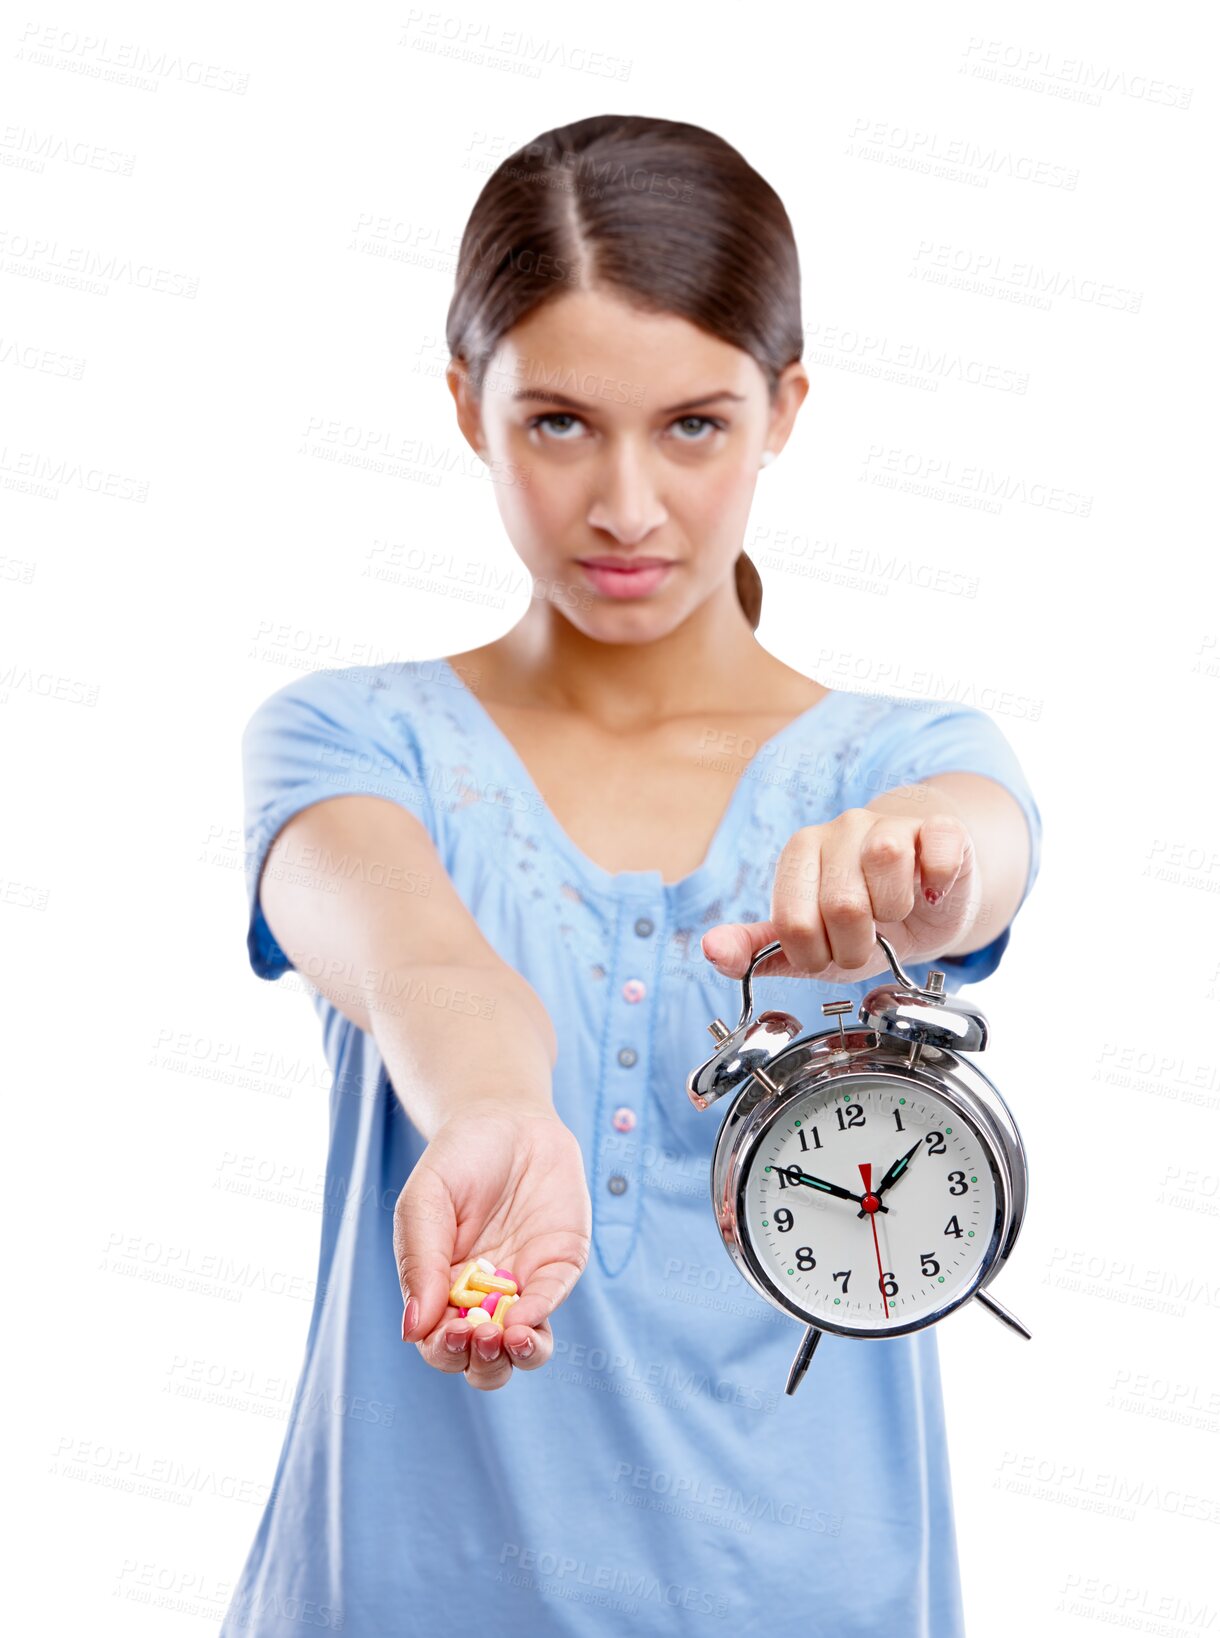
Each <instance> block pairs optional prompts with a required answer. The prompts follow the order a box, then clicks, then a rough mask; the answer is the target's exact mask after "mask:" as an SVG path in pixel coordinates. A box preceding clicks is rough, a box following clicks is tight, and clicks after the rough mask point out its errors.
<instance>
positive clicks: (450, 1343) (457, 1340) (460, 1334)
mask: <svg viewBox="0 0 1220 1638" xmlns="http://www.w3.org/2000/svg"><path fill="white" fill-rule="evenodd" d="M469 1337H470V1327H469V1326H467V1327H466V1328H465V1329H464V1330H462V1331H446V1332H445V1347H446V1348H448V1350H449V1352H450V1353H451V1354H460V1353H461V1352H462V1350H463V1349H464V1348H465V1347H466V1343H467V1340H468V1339H469Z"/></svg>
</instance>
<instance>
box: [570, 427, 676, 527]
mask: <svg viewBox="0 0 1220 1638" xmlns="http://www.w3.org/2000/svg"><path fill="white" fill-rule="evenodd" d="M667 517H668V513H667V512H666V510H665V505H664V503H663V502H662V500H661V496H660V493H659V491H658V488H657V484H656V479H655V477H654V476H653V474H652V472H651V471H650V467H649V460H648V457H647V455H645V454H643V453H642V452H641V451H639V450H637V449H635V448H633V447H632V446H631V445H630V444H627V443H624V444H623V445H621V446H620V447H619V448H617V449H615V450H612V451H609V452H607V454H606V455H605V457H604V458H603V459H602V460H601V461H600V462H599V463H598V465H597V467H596V470H595V473H594V478H593V500H592V502H591V504H590V506H589V513H588V522H589V525H590V527H591V528H594V529H604V530H605V531H606V533H607V534H611V535H613V536H614V538H615V540H617V541H619V542H620V543H621V544H622V545H624V546H634V545H635V544H636V543H637V541H641V540H645V539H647V537H648V536H649V535H650V534H651V533H652V532H653V530H654V529H657V528H659V527H660V525H661V524H663V523H664V522H665V520H666V518H667Z"/></svg>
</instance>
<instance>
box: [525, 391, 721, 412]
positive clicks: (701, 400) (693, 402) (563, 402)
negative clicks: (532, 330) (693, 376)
mask: <svg viewBox="0 0 1220 1638" xmlns="http://www.w3.org/2000/svg"><path fill="white" fill-rule="evenodd" d="M512 396H513V400H514V402H515V401H516V400H517V399H519V398H534V399H537V400H539V401H540V402H541V403H544V404H558V405H559V406H560V407H561V408H563V409H570V410H577V411H580V412H582V413H583V412H584V411H585V410H589V409H596V408H597V405H596V404H589V403H582V402H581V401H580V399H579V398H568V397H566V396H565V394H563V393H561V392H546V391H541V390H539V389H538V388H536V387H518V389H517V391H516V392H515V393H513V395H512ZM721 398H731V399H733V400H734V401H735V402H736V403H744V402H745V394H744V393H740V392H729V391H727V390H721V391H719V392H705V393H701V394H700V396H699V397H698V398H688V399H686V401H685V402H684V403H681V404H671V405H670V406H669V408H668V409H663V410H660V411H659V412H658V413H659V414H661V415H680V414H681V413H682V412H683V411H684V410H692V409H698V408H699V406H700V405H701V404H714V403H716V402H717V401H718V400H719V399H721Z"/></svg>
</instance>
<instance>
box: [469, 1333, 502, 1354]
mask: <svg viewBox="0 0 1220 1638" xmlns="http://www.w3.org/2000/svg"><path fill="white" fill-rule="evenodd" d="M474 1345H475V1349H476V1351H477V1352H478V1355H479V1358H480V1359H494V1358H495V1357H496V1355H497V1354H498V1353H499V1352H500V1339H499V1337H492V1338H491V1339H490V1340H489V1341H487V1342H484V1341H483V1339H482V1337H476V1338H475V1342H474Z"/></svg>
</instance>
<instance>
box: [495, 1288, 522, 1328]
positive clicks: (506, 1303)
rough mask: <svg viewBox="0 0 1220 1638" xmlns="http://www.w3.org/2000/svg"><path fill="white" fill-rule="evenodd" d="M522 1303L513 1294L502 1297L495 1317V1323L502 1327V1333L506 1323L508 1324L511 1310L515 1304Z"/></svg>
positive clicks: (497, 1305)
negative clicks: (507, 1317) (507, 1316)
mask: <svg viewBox="0 0 1220 1638" xmlns="http://www.w3.org/2000/svg"><path fill="white" fill-rule="evenodd" d="M520 1301H521V1299H520V1297H514V1296H512V1295H511V1294H509V1295H507V1296H503V1297H501V1298H500V1300H499V1302H498V1303H497V1304H496V1312H495V1316H494V1317H495V1323H496V1324H497V1325H498V1326H499V1327H500V1329H501V1331H502V1330H503V1329H504V1326H505V1323H506V1315H507V1314H508V1311H509V1309H510V1308H511V1307H512V1306H513V1304H514V1303H516V1302H520Z"/></svg>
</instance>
